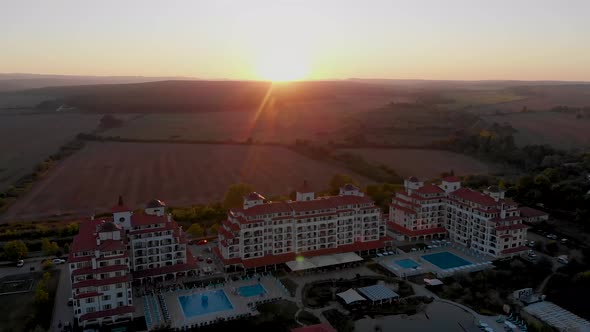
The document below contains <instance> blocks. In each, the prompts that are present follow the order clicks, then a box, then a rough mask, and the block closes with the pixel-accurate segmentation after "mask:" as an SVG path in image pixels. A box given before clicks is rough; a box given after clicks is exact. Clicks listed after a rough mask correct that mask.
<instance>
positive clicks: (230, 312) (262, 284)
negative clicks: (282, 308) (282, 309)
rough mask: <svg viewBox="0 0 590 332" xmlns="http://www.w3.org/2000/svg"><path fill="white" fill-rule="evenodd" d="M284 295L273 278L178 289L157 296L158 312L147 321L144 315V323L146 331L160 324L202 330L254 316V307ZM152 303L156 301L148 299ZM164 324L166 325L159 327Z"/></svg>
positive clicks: (174, 327) (263, 277)
mask: <svg viewBox="0 0 590 332" xmlns="http://www.w3.org/2000/svg"><path fill="white" fill-rule="evenodd" d="M286 295H287V291H286V289H285V288H284V286H283V285H282V284H281V283H280V282H279V281H278V279H276V278H275V277H273V276H255V277H249V278H248V277H245V278H244V279H243V280H238V281H230V282H228V283H225V284H223V283H222V284H217V285H209V286H207V287H205V288H188V289H179V290H175V291H170V292H166V293H163V294H161V295H159V296H160V304H161V305H160V306H159V307H157V308H156V309H158V310H159V311H158V310H153V312H155V313H156V314H153V313H152V314H150V315H149V316H150V317H149V318H148V315H146V322H147V323H148V328H149V329H153V328H156V327H158V326H162V325H168V326H170V328H172V329H175V330H180V329H183V328H194V327H202V326H207V325H212V324H216V323H218V322H220V321H229V320H235V319H240V318H244V317H251V316H255V315H257V314H258V311H257V309H256V306H257V305H259V304H263V303H269V302H274V301H277V300H279V299H281V298H283V297H284V296H286ZM154 302H157V301H156V300H152V303H154ZM146 307H148V308H149V309H151V308H152V307H149V306H148V305H146ZM164 321H165V323H166V324H162V322H164ZM156 322H159V325H158V324H156ZM150 323H151V325H149V324H150Z"/></svg>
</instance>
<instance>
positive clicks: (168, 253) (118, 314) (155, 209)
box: [68, 199, 197, 327]
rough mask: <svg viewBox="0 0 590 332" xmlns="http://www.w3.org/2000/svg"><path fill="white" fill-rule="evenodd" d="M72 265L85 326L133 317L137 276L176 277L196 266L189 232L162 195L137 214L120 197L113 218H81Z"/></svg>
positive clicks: (76, 310) (148, 278)
mask: <svg viewBox="0 0 590 332" xmlns="http://www.w3.org/2000/svg"><path fill="white" fill-rule="evenodd" d="M68 265H69V270H70V277H71V281H72V298H73V300H74V301H73V307H74V317H75V318H76V320H77V322H78V324H79V325H80V326H82V327H84V326H88V325H93V324H98V325H102V324H104V323H115V322H121V321H128V320H131V319H132V318H133V313H134V312H135V307H134V303H133V297H132V295H133V294H132V287H131V283H132V282H133V281H135V282H137V283H144V282H150V281H154V280H163V279H173V278H176V277H177V276H181V275H185V274H193V273H195V271H196V269H197V264H196V262H195V259H194V257H193V256H192V254H191V253H190V251H189V250H188V249H187V239H186V236H185V234H184V233H183V232H182V230H181V228H180V227H178V225H177V224H176V222H175V221H174V220H173V219H172V218H171V216H170V215H166V214H165V205H164V203H162V202H161V201H158V200H153V201H151V202H149V203H148V204H147V207H146V209H145V210H144V212H143V213H135V214H134V213H133V212H132V210H131V209H129V208H127V207H126V206H124V205H123V202H122V200H121V199H119V204H118V205H117V206H115V207H113V217H112V218H106V219H91V220H87V221H85V222H82V223H81V224H80V231H79V233H78V235H77V236H76V237H75V238H74V241H73V243H72V247H71V249H70V254H69V257H68Z"/></svg>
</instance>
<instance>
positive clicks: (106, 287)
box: [100, 285, 109, 291]
mask: <svg viewBox="0 0 590 332" xmlns="http://www.w3.org/2000/svg"><path fill="white" fill-rule="evenodd" d="M100 289H101V290H103V291H108V290H109V285H104V286H102V287H101V288H100Z"/></svg>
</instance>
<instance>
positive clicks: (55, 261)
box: [51, 258, 66, 264]
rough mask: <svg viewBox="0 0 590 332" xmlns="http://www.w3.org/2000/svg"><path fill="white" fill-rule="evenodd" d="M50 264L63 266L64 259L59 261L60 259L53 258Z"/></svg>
mask: <svg viewBox="0 0 590 332" xmlns="http://www.w3.org/2000/svg"><path fill="white" fill-rule="evenodd" d="M51 262H53V264H65V262H66V261H65V259H61V258H54V259H52V260H51Z"/></svg>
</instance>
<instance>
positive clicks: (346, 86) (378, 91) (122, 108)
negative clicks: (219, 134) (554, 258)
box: [26, 80, 395, 113]
mask: <svg viewBox="0 0 590 332" xmlns="http://www.w3.org/2000/svg"><path fill="white" fill-rule="evenodd" d="M26 93H27V94H32V95H34V94H41V95H47V96H54V97H55V98H56V99H58V100H59V101H60V102H63V103H64V104H67V105H69V106H73V107H76V108H78V109H80V110H85V111H91V112H100V113H155V112H158V113H168V112H177V113H179V112H211V111H239V110H252V109H256V108H257V107H259V106H260V104H261V103H262V101H263V100H265V98H267V101H272V102H273V103H275V105H276V104H277V103H278V104H280V103H290V102H308V101H324V100H338V98H340V97H342V96H346V97H347V98H350V97H355V96H393V95H394V93H395V88H393V87H388V86H383V85H376V84H363V83H356V82H345V81H310V82H292V83H281V84H272V83H270V82H254V81H178V80H176V81H162V82H148V83H136V84H105V85H82V86H67V87H50V88H41V89H34V90H29V91H27V92H26ZM267 94H268V95H267Z"/></svg>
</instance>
